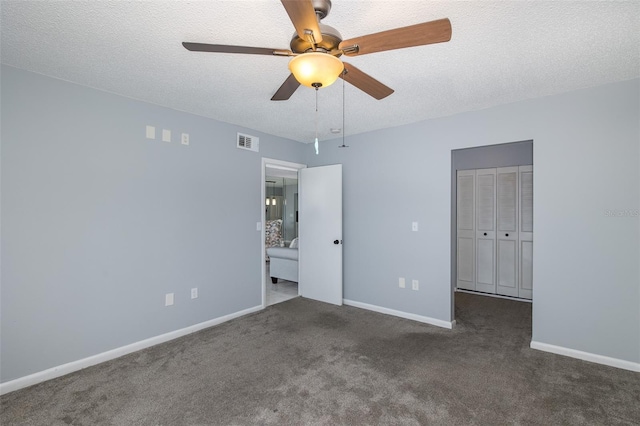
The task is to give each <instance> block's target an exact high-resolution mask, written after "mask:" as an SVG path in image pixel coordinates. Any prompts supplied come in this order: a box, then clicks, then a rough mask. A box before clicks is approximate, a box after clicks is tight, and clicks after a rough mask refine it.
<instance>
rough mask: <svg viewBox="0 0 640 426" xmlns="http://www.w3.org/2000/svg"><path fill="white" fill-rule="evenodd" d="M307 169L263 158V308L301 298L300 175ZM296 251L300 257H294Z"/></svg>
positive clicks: (294, 164)
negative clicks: (298, 241)
mask: <svg viewBox="0 0 640 426" xmlns="http://www.w3.org/2000/svg"><path fill="white" fill-rule="evenodd" d="M303 168H306V165H304V164H298V163H291V162H287V161H281V160H274V159H268V158H263V159H262V191H261V201H260V204H261V206H262V215H261V223H262V226H261V229H262V234H261V236H262V238H261V239H262V258H261V264H262V307H263V308H264V307H266V306H269V305H272V304H275V303H280V302H283V301H285V300H289V299H291V298H294V297H297V296H299V295H300V289H299V286H298V261H297V237H298V224H299V222H298V218H299V215H298V194H299V193H300V191H299V179H298V172H299V170H301V169H303ZM294 251H295V252H296V253H294V254H295V255H296V256H293V254H292V252H294ZM267 252H269V254H270V255H271V256H270V255H269V254H267ZM271 257H273V260H272V259H271ZM293 257H295V259H293ZM272 268H273V271H272ZM272 272H273V274H272Z"/></svg>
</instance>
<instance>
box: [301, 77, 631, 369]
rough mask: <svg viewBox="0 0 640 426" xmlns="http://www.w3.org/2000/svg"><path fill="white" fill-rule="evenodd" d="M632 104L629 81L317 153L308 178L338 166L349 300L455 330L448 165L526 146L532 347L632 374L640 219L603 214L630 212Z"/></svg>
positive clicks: (324, 146) (353, 140) (364, 137)
mask: <svg viewBox="0 0 640 426" xmlns="http://www.w3.org/2000/svg"><path fill="white" fill-rule="evenodd" d="M639 99H640V80H637V79H635V80H631V81H626V82H620V83H615V84H609V85H605V86H600V87H595V88H590V89H584V90H580V91H575V92H571V93H566V94H562V95H557V96H549V97H545V98H540V99H533V100H528V101H524V102H519V103H514V104H510V105H504V106H500V107H495V108H490V109H486V110H481V111H474V112H469V113H464V114H458V115H455V116H450V117H444V118H439V119H434V120H428V121H424V122H420V123H416V124H412V125H407V126H402V127H397V128H391V129H385V130H381V131H376V132H371V133H366V134H361V135H357V136H353V137H349V138H348V140H347V144H348V145H350V147H349V148H344V149H340V148H338V147H337V146H338V145H339V144H340V142H341V141H338V140H333V141H327V142H324V143H321V146H320V155H319V156H317V157H316V156H314V155H308V160H307V163H308V164H309V165H323V164H334V163H342V164H343V174H344V180H343V185H344V189H343V190H344V231H343V236H344V295H345V298H347V299H352V300H355V301H359V302H364V303H369V304H373V305H378V306H382V307H386V308H391V309H396V310H400V311H404V312H409V313H414V314H418V315H424V316H428V317H433V318H437V319H441V320H445V321H449V320H451V319H452V318H453V312H452V309H451V297H452V292H451V284H450V282H451V269H450V264H451V238H450V237H451V189H452V188H451V151H452V150H455V149H461V148H468V147H475V146H484V145H493V144H498V143H505V142H512V141H524V140H533V141H534V144H535V149H534V161H533V163H534V167H535V174H534V199H535V206H534V221H535V224H536V230H535V246H534V271H533V279H534V296H533V340H535V341H538V342H541V343H546V344H551V345H557V346H562V347H565V348H569V349H575V350H580V351H585V352H589V353H594V354H599V355H605V356H610V357H613V358H618V359H622V360H627V361H631V362H639V361H640V306H639V305H640V269H639V266H638V260H639V259H640V219H639V218H638V217H637V216H636V217H633V216H631V215H629V216H624V217H611V216H608V215H607V214H606V211H607V210H617V211H621V210H625V209H630V210H633V209H638V208H640V128H639V120H638V117H640V106H639ZM372 102H375V101H372ZM381 102H384V101H381ZM348 120H349V117H348V116H347V123H346V126H347V127H348V125H349V124H348ZM412 221H418V222H419V224H420V230H419V232H411V222H412ZM400 276H402V277H405V278H407V279H419V280H420V290H419V291H418V292H415V291H412V290H411V289H409V288H406V289H400V288H398V284H397V283H398V277H400Z"/></svg>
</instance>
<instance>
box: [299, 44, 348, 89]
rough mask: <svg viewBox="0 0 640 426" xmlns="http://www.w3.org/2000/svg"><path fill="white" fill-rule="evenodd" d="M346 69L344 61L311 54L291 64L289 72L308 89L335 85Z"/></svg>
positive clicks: (326, 54) (330, 56) (315, 53)
mask: <svg viewBox="0 0 640 426" xmlns="http://www.w3.org/2000/svg"><path fill="white" fill-rule="evenodd" d="M343 69H344V65H343V64H342V61H341V60H340V59H338V58H336V57H335V56H333V55H330V54H328V53H322V52H309V53H303V54H301V55H298V56H296V57H295V58H293V59H292V60H291V61H290V62H289V70H290V71H291V74H293V75H294V77H295V78H296V80H298V82H299V83H300V84H302V85H304V86H307V87H314V88H318V87H327V86H330V85H331V84H333V83H334V82H335V81H336V80H337V79H338V77H339V76H340V74H341V73H342V70H343Z"/></svg>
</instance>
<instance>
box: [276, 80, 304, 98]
mask: <svg viewBox="0 0 640 426" xmlns="http://www.w3.org/2000/svg"><path fill="white" fill-rule="evenodd" d="M298 87H300V83H299V82H298V80H296V77H295V76H294V75H293V74H289V77H287V79H286V80H285V81H284V83H282V86H280V88H279V89H278V90H277V91H276V93H275V94H274V95H273V97H272V98H271V100H272V101H286V100H287V99H289V98H290V97H291V95H293V92H295V91H296V89H297V88H298Z"/></svg>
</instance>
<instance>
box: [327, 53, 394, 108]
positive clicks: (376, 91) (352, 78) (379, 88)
mask: <svg viewBox="0 0 640 426" xmlns="http://www.w3.org/2000/svg"><path fill="white" fill-rule="evenodd" d="M343 64H344V69H345V71H346V72H344V73H342V74H340V77H341V78H342V79H343V80H344V81H346V82H348V83H351V84H353V85H354V86H356V87H357V88H358V89H360V90H362V91H363V92H365V93H367V94H369V95H371V96H373V97H374V98H376V99H378V100H380V99H384V98H386V97H387V96H389V95H390V94H392V93H393V89H392V88H390V87H387V86H385V85H384V84H382V83H380V82H379V81H378V80H376V79H375V78H373V77H371V76H370V75H369V74H367V73H365V72H362V71H360V70H359V69H358V68H356V67H354V66H353V65H351V64H348V63H346V62H343Z"/></svg>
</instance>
